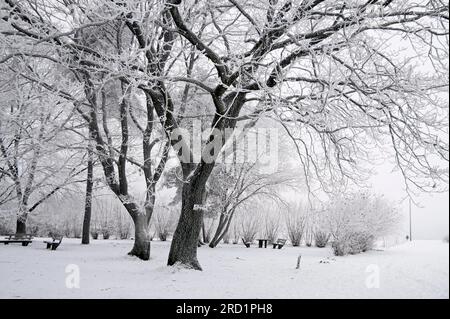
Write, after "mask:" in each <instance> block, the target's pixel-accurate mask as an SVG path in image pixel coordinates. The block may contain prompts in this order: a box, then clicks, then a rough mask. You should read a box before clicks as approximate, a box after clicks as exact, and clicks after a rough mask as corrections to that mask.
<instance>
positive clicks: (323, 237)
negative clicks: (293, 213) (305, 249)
mask: <svg viewBox="0 0 450 319" xmlns="http://www.w3.org/2000/svg"><path fill="white" fill-rule="evenodd" d="M330 236H331V235H330V233H328V232H327V231H323V230H317V231H315V232H314V242H315V243H316V247H319V248H324V247H326V246H327V244H328V241H329V240H330Z"/></svg>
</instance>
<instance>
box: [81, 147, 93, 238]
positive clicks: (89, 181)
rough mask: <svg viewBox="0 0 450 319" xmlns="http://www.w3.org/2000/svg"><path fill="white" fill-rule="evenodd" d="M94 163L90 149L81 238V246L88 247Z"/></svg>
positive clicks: (90, 149)
mask: <svg viewBox="0 0 450 319" xmlns="http://www.w3.org/2000/svg"><path fill="white" fill-rule="evenodd" d="M93 173H94V163H93V159H92V148H91V146H89V149H88V170H87V181H86V198H85V204H84V219H83V236H82V239H81V244H83V245H88V244H89V238H90V230H91V214H92V189H93V186H94V176H93V175H94V174H93Z"/></svg>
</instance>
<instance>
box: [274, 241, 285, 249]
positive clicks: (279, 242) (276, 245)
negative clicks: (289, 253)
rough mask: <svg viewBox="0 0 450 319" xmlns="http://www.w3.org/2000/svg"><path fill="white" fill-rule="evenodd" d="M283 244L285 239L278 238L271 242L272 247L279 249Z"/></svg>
mask: <svg viewBox="0 0 450 319" xmlns="http://www.w3.org/2000/svg"><path fill="white" fill-rule="evenodd" d="M284 244H286V239H278V240H277V241H276V242H275V243H272V245H273V249H275V248H278V249H281V248H283V246H284Z"/></svg>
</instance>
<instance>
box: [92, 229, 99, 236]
mask: <svg viewBox="0 0 450 319" xmlns="http://www.w3.org/2000/svg"><path fill="white" fill-rule="evenodd" d="M98 234H99V231H98V229H96V228H94V229H92V230H91V236H92V239H98Z"/></svg>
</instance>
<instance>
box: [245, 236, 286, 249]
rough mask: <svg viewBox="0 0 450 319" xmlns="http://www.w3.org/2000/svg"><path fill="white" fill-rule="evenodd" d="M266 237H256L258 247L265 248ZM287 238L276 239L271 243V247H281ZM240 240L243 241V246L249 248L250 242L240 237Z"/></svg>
mask: <svg viewBox="0 0 450 319" xmlns="http://www.w3.org/2000/svg"><path fill="white" fill-rule="evenodd" d="M268 241H269V240H268V239H258V246H259V248H263V246H264V248H267V242H268ZM286 241H287V239H278V240H277V241H276V242H274V243H272V246H273V249H275V248H278V249H281V248H283V246H284V245H285V244H286ZM242 242H243V243H244V245H245V247H247V248H250V245H251V244H252V243H251V242H248V241H245V240H244V238H242Z"/></svg>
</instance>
